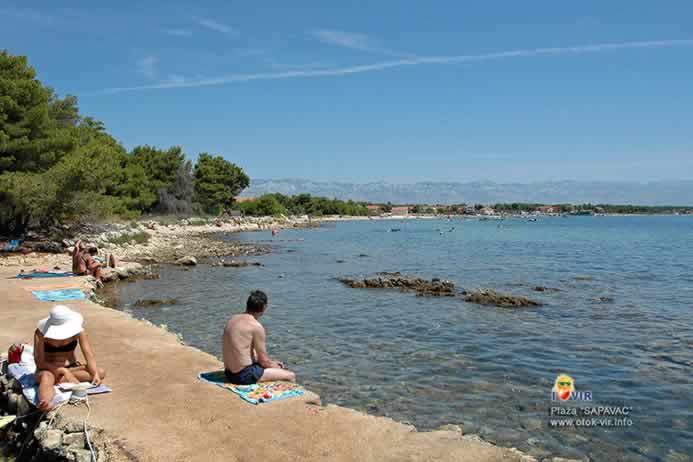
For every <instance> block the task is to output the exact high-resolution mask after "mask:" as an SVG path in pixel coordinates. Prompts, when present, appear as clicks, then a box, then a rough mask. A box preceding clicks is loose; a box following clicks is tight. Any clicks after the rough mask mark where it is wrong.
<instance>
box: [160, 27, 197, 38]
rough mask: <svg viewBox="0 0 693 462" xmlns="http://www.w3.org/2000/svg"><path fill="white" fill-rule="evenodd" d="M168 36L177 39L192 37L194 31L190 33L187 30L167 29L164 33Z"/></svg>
mask: <svg viewBox="0 0 693 462" xmlns="http://www.w3.org/2000/svg"><path fill="white" fill-rule="evenodd" d="M164 32H165V33H167V34H168V35H173V36H176V37H191V36H192V31H189V30H187V29H166V30H165V31H164Z"/></svg>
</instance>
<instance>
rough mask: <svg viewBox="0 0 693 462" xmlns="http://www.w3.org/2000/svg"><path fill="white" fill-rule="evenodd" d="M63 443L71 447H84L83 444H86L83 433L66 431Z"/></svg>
mask: <svg viewBox="0 0 693 462" xmlns="http://www.w3.org/2000/svg"><path fill="white" fill-rule="evenodd" d="M63 444H64V445H66V446H70V447H71V448H79V449H82V448H84V445H85V444H86V441H85V439H84V433H68V434H66V435H64V436H63Z"/></svg>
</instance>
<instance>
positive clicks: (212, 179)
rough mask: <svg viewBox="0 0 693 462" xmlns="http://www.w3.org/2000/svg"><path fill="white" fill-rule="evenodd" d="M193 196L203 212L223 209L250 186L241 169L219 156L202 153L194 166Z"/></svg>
mask: <svg viewBox="0 0 693 462" xmlns="http://www.w3.org/2000/svg"><path fill="white" fill-rule="evenodd" d="M194 175H195V194H196V197H197V200H198V201H199V203H200V204H201V205H202V207H203V208H204V210H205V211H207V212H212V211H214V210H218V209H221V210H223V209H225V208H228V207H230V206H231V205H232V204H233V200H234V198H235V197H236V196H237V195H238V194H239V193H240V192H241V191H243V189H245V188H247V187H248V185H249V184H250V179H249V178H248V176H247V175H246V174H245V173H244V172H243V169H241V168H240V167H238V166H237V165H235V164H232V163H231V162H229V161H227V160H226V159H224V158H223V157H221V156H211V155H209V154H207V153H202V154H200V156H199V157H198V158H197V163H196V164H195V174H194Z"/></svg>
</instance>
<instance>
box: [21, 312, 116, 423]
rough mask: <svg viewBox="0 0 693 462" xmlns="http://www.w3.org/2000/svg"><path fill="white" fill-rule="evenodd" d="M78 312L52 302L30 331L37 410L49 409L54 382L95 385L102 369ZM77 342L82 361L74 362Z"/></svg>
mask: <svg viewBox="0 0 693 462" xmlns="http://www.w3.org/2000/svg"><path fill="white" fill-rule="evenodd" d="M83 324H84V319H83V318H82V315H81V314H79V313H77V312H75V311H72V310H71V309H70V308H68V307H66V306H64V305H56V306H54V307H53V309H51V311H50V315H49V316H48V317H47V318H45V319H42V320H41V321H39V322H38V324H37V329H36V332H35V333H34V359H35V361H36V380H37V381H38V384H39V392H38V394H39V406H38V407H39V409H41V410H42V411H44V412H47V411H50V410H51V409H52V408H53V398H54V397H55V390H54V388H53V386H54V385H56V384H59V383H68V382H71V383H79V382H91V383H92V384H94V385H96V386H98V385H100V384H101V381H102V380H103V378H104V377H105V376H106V371H105V370H103V369H101V368H99V367H97V366H96V359H95V357H94V350H92V348H91V344H90V343H89V339H88V337H87V333H86V332H85V331H84V328H83V327H82V326H83ZM78 345H79V347H80V349H81V350H82V354H83V355H84V359H85V360H86V364H82V363H80V362H79V361H77V356H76V350H77V346H78Z"/></svg>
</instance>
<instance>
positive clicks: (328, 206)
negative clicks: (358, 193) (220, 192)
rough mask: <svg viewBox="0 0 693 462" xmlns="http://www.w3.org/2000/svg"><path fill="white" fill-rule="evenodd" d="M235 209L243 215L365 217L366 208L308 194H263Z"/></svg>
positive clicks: (366, 213)
mask: <svg viewBox="0 0 693 462" xmlns="http://www.w3.org/2000/svg"><path fill="white" fill-rule="evenodd" d="M237 208H238V209H239V210H240V211H241V212H242V213H243V214H245V215H249V216H265V215H315V216H322V215H348V216H366V215H368V214H369V211H368V208H367V207H366V205H365V204H363V203H357V202H354V201H341V200H338V199H326V198H324V197H312V196H311V195H310V194H298V195H296V196H285V195H283V194H279V193H274V194H265V195H264V196H261V197H259V198H257V199H256V200H254V201H251V202H241V203H239V204H237Z"/></svg>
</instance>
